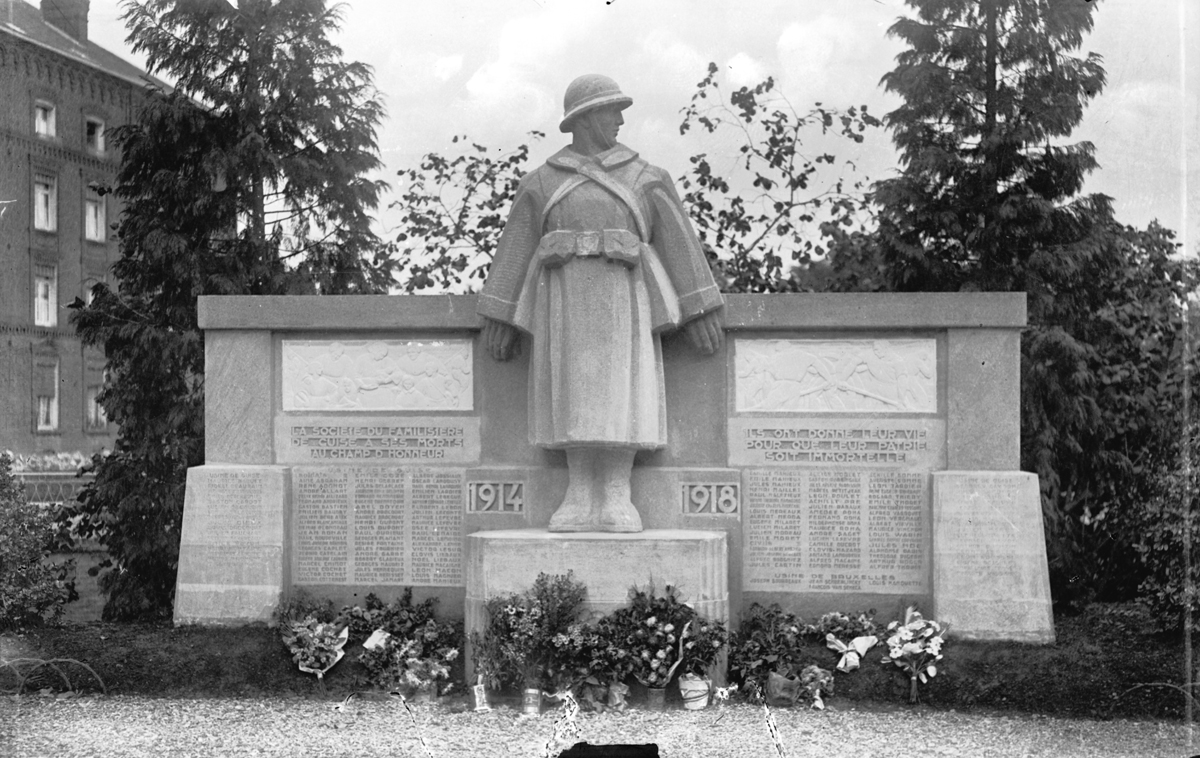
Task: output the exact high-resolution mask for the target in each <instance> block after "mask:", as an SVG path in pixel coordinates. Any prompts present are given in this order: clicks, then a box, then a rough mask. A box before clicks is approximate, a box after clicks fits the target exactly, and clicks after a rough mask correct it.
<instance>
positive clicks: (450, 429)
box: [275, 415, 480, 465]
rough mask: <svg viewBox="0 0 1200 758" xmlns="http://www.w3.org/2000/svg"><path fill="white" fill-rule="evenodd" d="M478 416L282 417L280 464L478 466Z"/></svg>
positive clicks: (277, 442) (278, 442)
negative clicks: (445, 464)
mask: <svg viewBox="0 0 1200 758" xmlns="http://www.w3.org/2000/svg"><path fill="white" fill-rule="evenodd" d="M479 423H480V421H479V417H478V416H370V417H361V416H360V417H347V416H315V415H314V416H309V415H305V416H286V417H285V416H280V417H277V418H276V419H275V450H276V458H277V460H278V461H279V462H280V463H309V464H312V463H319V462H328V463H342V464H344V463H347V462H353V463H390V464H392V465H395V464H397V463H400V462H402V461H412V462H414V463H415V462H420V463H476V462H478V461H479V453H480V445H479Z"/></svg>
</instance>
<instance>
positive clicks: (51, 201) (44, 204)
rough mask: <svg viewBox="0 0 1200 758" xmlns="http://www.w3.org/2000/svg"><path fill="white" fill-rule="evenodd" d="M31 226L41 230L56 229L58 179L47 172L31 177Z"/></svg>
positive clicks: (50, 230) (51, 230)
mask: <svg viewBox="0 0 1200 758" xmlns="http://www.w3.org/2000/svg"><path fill="white" fill-rule="evenodd" d="M33 228H34V229H38V230H40V231H43V232H53V231H55V230H57V229H58V180H57V179H55V178H54V177H53V176H50V175H49V174H35V175H34V177H33Z"/></svg>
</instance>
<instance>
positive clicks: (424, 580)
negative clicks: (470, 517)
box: [410, 469, 463, 586]
mask: <svg viewBox="0 0 1200 758" xmlns="http://www.w3.org/2000/svg"><path fill="white" fill-rule="evenodd" d="M412 499H413V505H414V508H413V510H412V514H413V518H412V573H411V574H410V578H411V581H412V582H413V583H414V584H432V585H439V586H445V585H456V584H462V583H463V577H462V529H463V525H462V512H463V477H462V474H460V473H459V472H457V471H439V470H436V469H424V470H417V471H414V472H413V478H412Z"/></svg>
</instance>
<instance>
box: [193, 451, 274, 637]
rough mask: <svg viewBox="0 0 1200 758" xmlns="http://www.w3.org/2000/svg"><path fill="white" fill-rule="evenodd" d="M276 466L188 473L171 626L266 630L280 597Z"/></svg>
mask: <svg viewBox="0 0 1200 758" xmlns="http://www.w3.org/2000/svg"><path fill="white" fill-rule="evenodd" d="M286 473H287V468H285V467H282V466H236V465H231V464H222V465H207V466H199V467H196V468H191V469H188V473H187V490H186V494H185V495H184V504H183V531H182V535H181V539H180V545H179V575H178V579H177V584H176V586H175V623H176V624H177V625H178V624H206V625H240V624H249V623H254V622H269V621H270V620H271V615H272V613H273V612H274V611H275V608H276V605H277V604H278V602H279V596H280V592H281V591H282V590H283V552H284V551H283V539H284V513H285V509H286V500H285V495H286Z"/></svg>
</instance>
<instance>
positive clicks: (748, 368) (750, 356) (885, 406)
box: [734, 339, 937, 413]
mask: <svg viewBox="0 0 1200 758" xmlns="http://www.w3.org/2000/svg"><path fill="white" fill-rule="evenodd" d="M734 371H735V394H734V408H735V410H736V411H737V412H739V413H753V412H795V411H824V412H844V413H862V412H871V413H936V412H937V341H936V340H933V339H874V340H867V339H862V340H848V339H841V340H786V339H773V340H757V339H739V340H737V342H736V346H735V355H734Z"/></svg>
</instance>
